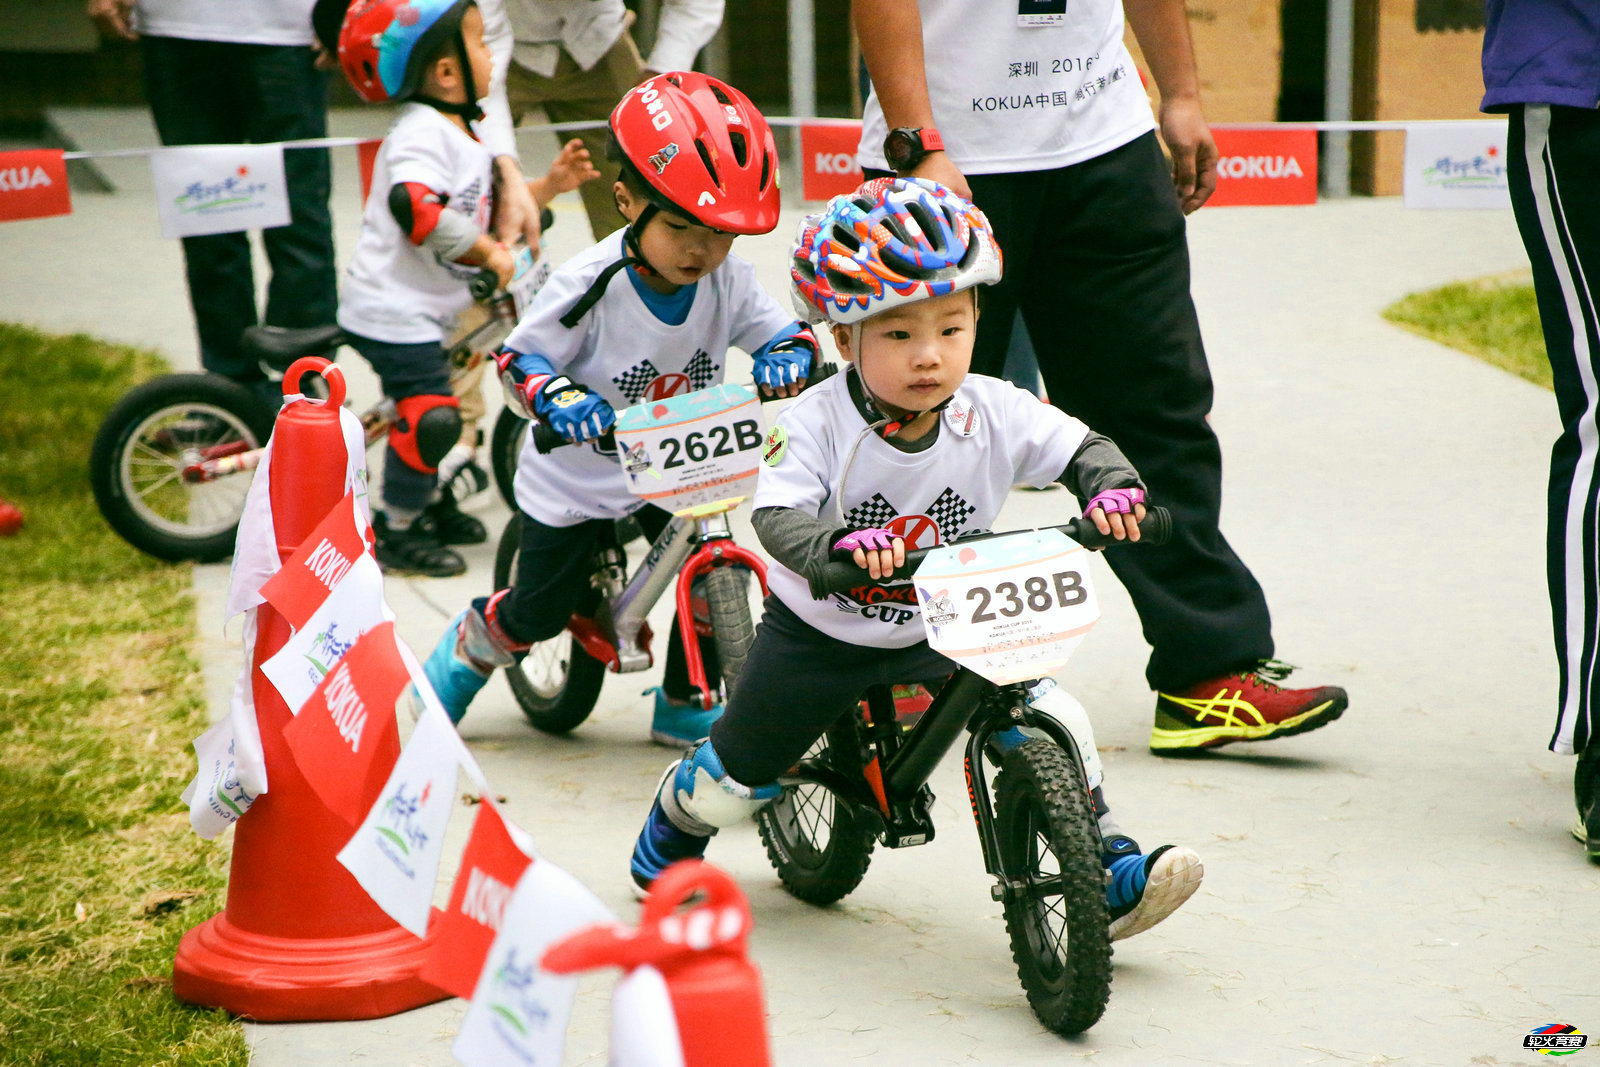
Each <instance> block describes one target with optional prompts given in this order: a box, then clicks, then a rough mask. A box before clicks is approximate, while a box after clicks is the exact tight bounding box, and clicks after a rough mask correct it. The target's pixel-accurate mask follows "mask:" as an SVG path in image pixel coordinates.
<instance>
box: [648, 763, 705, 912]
mask: <svg viewBox="0 0 1600 1067" xmlns="http://www.w3.org/2000/svg"><path fill="white" fill-rule="evenodd" d="M682 766H683V760H678V761H677V762H675V763H674V764H672V766H670V767H668V768H667V773H666V774H663V775H662V776H661V782H660V783H659V784H658V785H657V786H656V799H655V801H654V802H653V803H652V804H651V805H650V815H649V816H648V817H647V818H646V819H645V821H644V828H643V829H642V830H640V831H639V838H638V840H637V841H635V842H634V843H633V858H632V859H631V860H630V861H629V863H628V874H629V875H630V876H631V877H632V879H633V895H634V896H636V897H638V898H639V899H640V900H643V899H644V898H645V897H647V896H649V895H650V887H651V886H652V885H654V884H655V881H656V879H657V878H660V877H661V872H662V871H664V870H666V869H667V868H668V867H670V866H672V865H673V864H674V863H677V862H678V861H679V860H697V859H699V858H700V857H702V856H704V855H705V854H706V845H707V844H709V843H710V841H711V838H710V836H709V835H707V836H701V835H700V834H691V833H689V832H688V831H687V830H680V829H678V828H677V827H676V826H674V825H673V824H672V820H671V819H669V818H668V817H667V813H666V811H665V809H663V808H662V806H661V793H662V790H664V789H666V788H667V782H668V781H669V780H671V781H672V782H673V783H674V785H673V788H676V781H677V775H678V769H679V768H680V767H682ZM688 773H689V774H690V775H692V773H693V772H692V771H690V772H688ZM690 780H691V781H692V777H691V779H690Z"/></svg>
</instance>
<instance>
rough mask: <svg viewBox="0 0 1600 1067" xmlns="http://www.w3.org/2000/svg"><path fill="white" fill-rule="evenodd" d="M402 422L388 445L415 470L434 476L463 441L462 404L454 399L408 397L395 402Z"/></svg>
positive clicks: (392, 430)
mask: <svg viewBox="0 0 1600 1067" xmlns="http://www.w3.org/2000/svg"><path fill="white" fill-rule="evenodd" d="M394 406H395V408H396V409H397V410H398V411H399V413H400V419H399V421H398V422H396V423H395V424H394V428H393V429H391V430H390V431H389V444H390V445H391V446H392V447H393V448H394V450H395V452H397V453H398V454H399V456H400V458H401V459H402V460H404V461H405V465H406V466H408V467H410V468H411V469H412V470H419V471H422V472H423V473H424V474H433V473H434V472H435V471H437V470H438V469H439V461H440V460H441V459H443V458H444V457H445V456H446V455H447V454H448V453H449V451H450V449H451V447H452V446H454V445H455V443H456V442H457V441H459V440H460V439H461V401H459V400H457V399H456V398H455V397H453V396H408V397H406V398H405V399H404V400H398V401H396V402H395V405H394Z"/></svg>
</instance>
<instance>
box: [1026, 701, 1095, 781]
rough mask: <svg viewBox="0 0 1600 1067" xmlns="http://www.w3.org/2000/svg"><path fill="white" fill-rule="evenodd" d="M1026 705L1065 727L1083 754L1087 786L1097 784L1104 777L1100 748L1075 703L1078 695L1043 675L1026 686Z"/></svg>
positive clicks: (1080, 709) (1081, 706)
mask: <svg viewBox="0 0 1600 1067" xmlns="http://www.w3.org/2000/svg"><path fill="white" fill-rule="evenodd" d="M1028 706H1029V707H1030V708H1033V709H1034V710H1035V711H1040V712H1043V713H1044V714H1046V715H1048V716H1050V717H1051V718H1052V719H1054V720H1056V721H1057V722H1059V723H1060V724H1061V725H1062V726H1065V727H1066V728H1067V732H1068V733H1070V734H1071V735H1072V739H1073V740H1074V741H1076V742H1077V743H1078V755H1079V756H1081V757H1082V758H1083V770H1084V774H1085V775H1086V776H1087V777H1088V779H1089V788H1090V789H1097V788H1099V786H1100V782H1101V780H1102V779H1104V778H1105V769H1104V768H1103V767H1101V765H1100V750H1099V749H1097V748H1095V744H1094V727H1093V726H1092V725H1091V724H1090V723H1089V713H1088V712H1087V711H1085V710H1084V707H1083V705H1082V704H1080V703H1078V699H1077V698H1076V697H1074V696H1073V695H1072V694H1071V693H1069V692H1067V691H1066V690H1065V689H1063V688H1061V687H1060V686H1059V685H1057V684H1056V683H1055V680H1054V679H1053V678H1046V679H1044V680H1043V681H1041V682H1037V683H1035V684H1034V685H1033V686H1032V687H1030V688H1029V689H1028Z"/></svg>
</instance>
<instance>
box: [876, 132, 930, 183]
mask: <svg viewBox="0 0 1600 1067" xmlns="http://www.w3.org/2000/svg"><path fill="white" fill-rule="evenodd" d="M943 151H944V138H943V137H940V136H939V131H938V130H936V129H934V128H933V127H932V126H923V127H921V128H913V127H910V126H900V127H897V128H895V129H892V130H890V131H889V136H887V137H885V138H884V139H883V158H884V159H886V160H888V161H889V169H891V170H894V171H897V172H898V173H901V174H904V173H905V172H906V171H908V170H915V169H916V167H917V164H919V163H921V162H922V161H923V160H924V159H926V158H927V156H928V153H929V152H943Z"/></svg>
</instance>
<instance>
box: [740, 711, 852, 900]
mask: <svg viewBox="0 0 1600 1067" xmlns="http://www.w3.org/2000/svg"><path fill="white" fill-rule="evenodd" d="M861 754H862V741H861V728H860V725H859V720H858V719H857V718H856V717H855V715H854V713H852V714H850V715H847V716H845V717H844V718H842V719H840V720H839V722H837V723H836V724H834V725H833V726H830V727H829V728H828V732H827V733H825V734H823V735H822V737H821V738H820V739H819V740H818V741H817V743H816V744H815V745H813V746H812V747H811V751H809V752H807V753H806V756H805V758H806V759H813V760H820V761H822V762H824V763H826V764H828V765H829V766H831V767H833V768H834V769H835V770H837V771H839V772H840V773H842V774H847V775H852V776H859V775H860V774H861V762H862V759H861ZM756 829H757V830H758V831H759V832H760V834H761V843H762V844H763V845H765V846H766V849H767V859H768V860H769V861H771V863H772V869H773V870H775V871H777V872H778V880H779V881H780V882H782V883H783V887H784V888H785V889H786V890H788V891H789V894H790V895H791V896H793V897H795V898H796V899H797V900H803V901H805V902H806V903H807V904H816V905H819V906H821V905H827V904H832V903H834V902H835V901H837V900H841V899H843V898H844V897H845V896H846V895H848V894H849V893H850V892H852V891H853V890H854V889H855V887H856V886H858V885H860V884H861V879H863V878H865V877H866V874H867V866H868V864H870V863H871V862H872V849H873V846H874V845H875V844H876V843H877V842H876V841H875V840H874V838H873V834H872V831H871V830H870V829H868V828H867V826H866V825H865V824H864V822H863V820H862V819H861V818H860V817H859V816H858V815H857V814H856V812H855V809H853V808H852V807H851V806H850V805H848V804H845V803H843V802H842V801H840V800H839V799H838V798H837V797H835V796H834V795H833V793H832V792H830V791H829V790H828V789H826V788H824V787H823V786H820V785H812V784H810V783H800V784H798V785H789V786H785V787H784V789H783V793H782V795H781V796H779V797H778V798H777V799H776V800H774V801H773V802H772V803H771V804H768V805H767V806H766V807H764V808H762V809H761V811H760V812H759V813H757V815H756Z"/></svg>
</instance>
